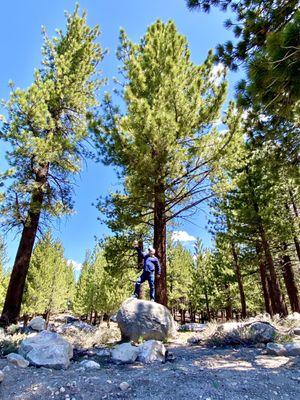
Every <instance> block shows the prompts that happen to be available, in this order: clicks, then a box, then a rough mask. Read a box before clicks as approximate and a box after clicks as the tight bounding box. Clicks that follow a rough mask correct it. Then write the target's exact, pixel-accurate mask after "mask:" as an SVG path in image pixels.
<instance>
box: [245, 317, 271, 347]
mask: <svg viewBox="0 0 300 400" xmlns="http://www.w3.org/2000/svg"><path fill="white" fill-rule="evenodd" d="M248 329H249V335H250V339H251V341H252V342H253V343H268V342H272V341H273V340H274V338H275V336H276V332H277V331H276V328H275V327H274V326H273V325H270V324H269V323H267V322H253V323H252V324H251V325H250V326H249V327H248Z"/></svg>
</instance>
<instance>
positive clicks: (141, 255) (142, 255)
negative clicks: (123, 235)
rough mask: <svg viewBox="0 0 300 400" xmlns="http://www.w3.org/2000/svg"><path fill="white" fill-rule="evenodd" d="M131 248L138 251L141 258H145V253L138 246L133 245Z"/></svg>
mask: <svg viewBox="0 0 300 400" xmlns="http://www.w3.org/2000/svg"><path fill="white" fill-rule="evenodd" d="M133 248H134V250H136V251H137V252H138V255H139V257H141V258H142V259H144V258H145V253H144V252H143V251H142V250H141V249H140V248H139V246H134V247H133Z"/></svg>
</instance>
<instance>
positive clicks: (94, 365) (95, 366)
mask: <svg viewBox="0 0 300 400" xmlns="http://www.w3.org/2000/svg"><path fill="white" fill-rule="evenodd" d="M80 365H82V366H83V367H84V368H86V369H100V364H98V363H97V362H95V361H92V360H83V361H81V363H80Z"/></svg>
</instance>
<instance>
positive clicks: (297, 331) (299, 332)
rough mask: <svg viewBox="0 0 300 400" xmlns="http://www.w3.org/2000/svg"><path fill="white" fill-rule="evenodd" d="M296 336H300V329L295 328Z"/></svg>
mask: <svg viewBox="0 0 300 400" xmlns="http://www.w3.org/2000/svg"><path fill="white" fill-rule="evenodd" d="M294 335H297V336H299V335H300V328H295V329H294Z"/></svg>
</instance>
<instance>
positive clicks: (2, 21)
mask: <svg viewBox="0 0 300 400" xmlns="http://www.w3.org/2000/svg"><path fill="white" fill-rule="evenodd" d="M75 4H76V1H72V0H51V1H50V0H43V1H40V0H26V1H23V0H18V1H14V0H11V1H5V2H1V5H0V10H1V12H0V49H1V55H2V57H1V63H0V98H4V99H7V98H8V96H9V88H8V81H9V80H13V81H14V82H15V84H16V86H18V87H21V88H25V87H26V86H29V85H30V84H31V82H32V76H33V71H34V69H35V68H36V67H38V66H39V64H40V61H41V45H42V36H41V26H45V28H46V30H47V32H48V34H49V35H51V36H52V35H53V34H54V31H55V29H56V28H64V26H65V17H64V11H65V10H68V11H73V9H74V7H75ZM80 7H81V9H86V10H87V13H88V23H89V24H90V25H92V26H93V25H96V24H98V25H100V29H101V32H102V34H101V36H100V42H101V45H102V47H103V48H108V49H109V54H108V55H107V56H106V57H105V59H104V61H103V64H102V70H103V76H105V77H107V78H108V79H109V81H110V82H111V81H112V78H113V77H114V76H117V67H118V65H119V63H118V60H117V59H116V57H115V51H116V48H117V45H118V36H119V29H120V27H122V28H124V29H125V31H126V32H127V34H128V36H129V37H130V38H131V39H132V40H134V41H139V39H140V38H141V37H142V36H143V34H144V33H145V30H146V28H147V26H149V25H150V24H151V23H153V22H154V21H155V20H156V19H158V18H160V19H162V20H163V21H167V20H169V19H172V20H174V21H175V23H176V25H177V28H178V30H179V31H180V33H182V34H184V35H185V36H186V37H187V39H188V41H189V44H190V49H191V54H192V59H193V61H194V62H196V63H199V64H200V63H201V62H203V61H204V59H205V57H206V55H207V52H208V50H209V49H211V48H214V47H215V46H216V44H217V43H222V42H224V41H226V40H228V39H230V38H231V33H230V32H228V31H227V30H225V28H224V27H223V21H224V19H225V15H224V14H223V13H221V12H219V11H217V10H213V12H211V13H210V14H203V13H199V12H190V11H189V10H188V9H187V7H186V5H185V0H151V1H147V0H127V1H124V0H115V1H107V0H82V1H80ZM238 77H239V76H238V75H237V74H229V77H228V78H229V93H228V98H230V97H232V96H233V93H234V84H235V82H236V80H237V79H238ZM110 87H111V86H110V85H108V86H106V87H104V88H103V92H104V91H105V90H109V89H110ZM0 146H1V153H0V156H1V158H0V170H1V169H3V168H5V163H4V161H3V153H4V151H3V150H4V147H3V143H0ZM116 185H117V179H116V176H115V173H114V171H113V169H112V168H110V167H105V166H103V165H101V164H94V163H93V162H90V161H89V162H88V163H87V165H86V166H85V167H84V169H83V171H82V173H81V174H80V177H78V179H77V186H76V187H75V210H76V214H75V215H74V216H71V217H68V219H62V220H61V221H60V222H59V223H58V224H57V228H56V229H55V231H54V233H55V235H56V236H57V237H59V238H61V240H62V242H63V245H64V247H65V254H66V257H67V258H69V259H72V260H75V261H76V262H78V263H81V262H82V261H83V260H84V255H85V252H86V250H87V249H88V248H91V247H93V245H94V237H95V236H97V237H101V236H102V235H104V234H106V233H108V231H107V229H106V227H105V226H104V225H101V224H100V222H99V221H98V220H97V217H98V216H99V213H98V211H97V209H96V208H95V207H94V206H93V205H92V203H93V202H95V200H96V199H97V197H99V196H100V195H102V196H103V195H105V194H107V193H108V192H109V190H114V187H116ZM206 224H207V219H206V213H205V211H203V212H200V213H198V214H197V215H195V216H194V217H193V220H192V222H191V223H184V224H183V225H182V226H181V227H178V228H176V229H177V230H182V231H186V232H188V234H189V235H192V236H199V237H201V238H202V239H203V242H204V244H205V245H209V243H210V239H209V234H208V233H207V231H206V229H205V226H206ZM18 239H19V237H18V236H17V237H16V238H15V237H14V235H13V234H9V236H7V237H6V241H7V249H8V257H9V265H11V264H12V263H13V260H14V256H15V253H16V248H17V245H18Z"/></svg>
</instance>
